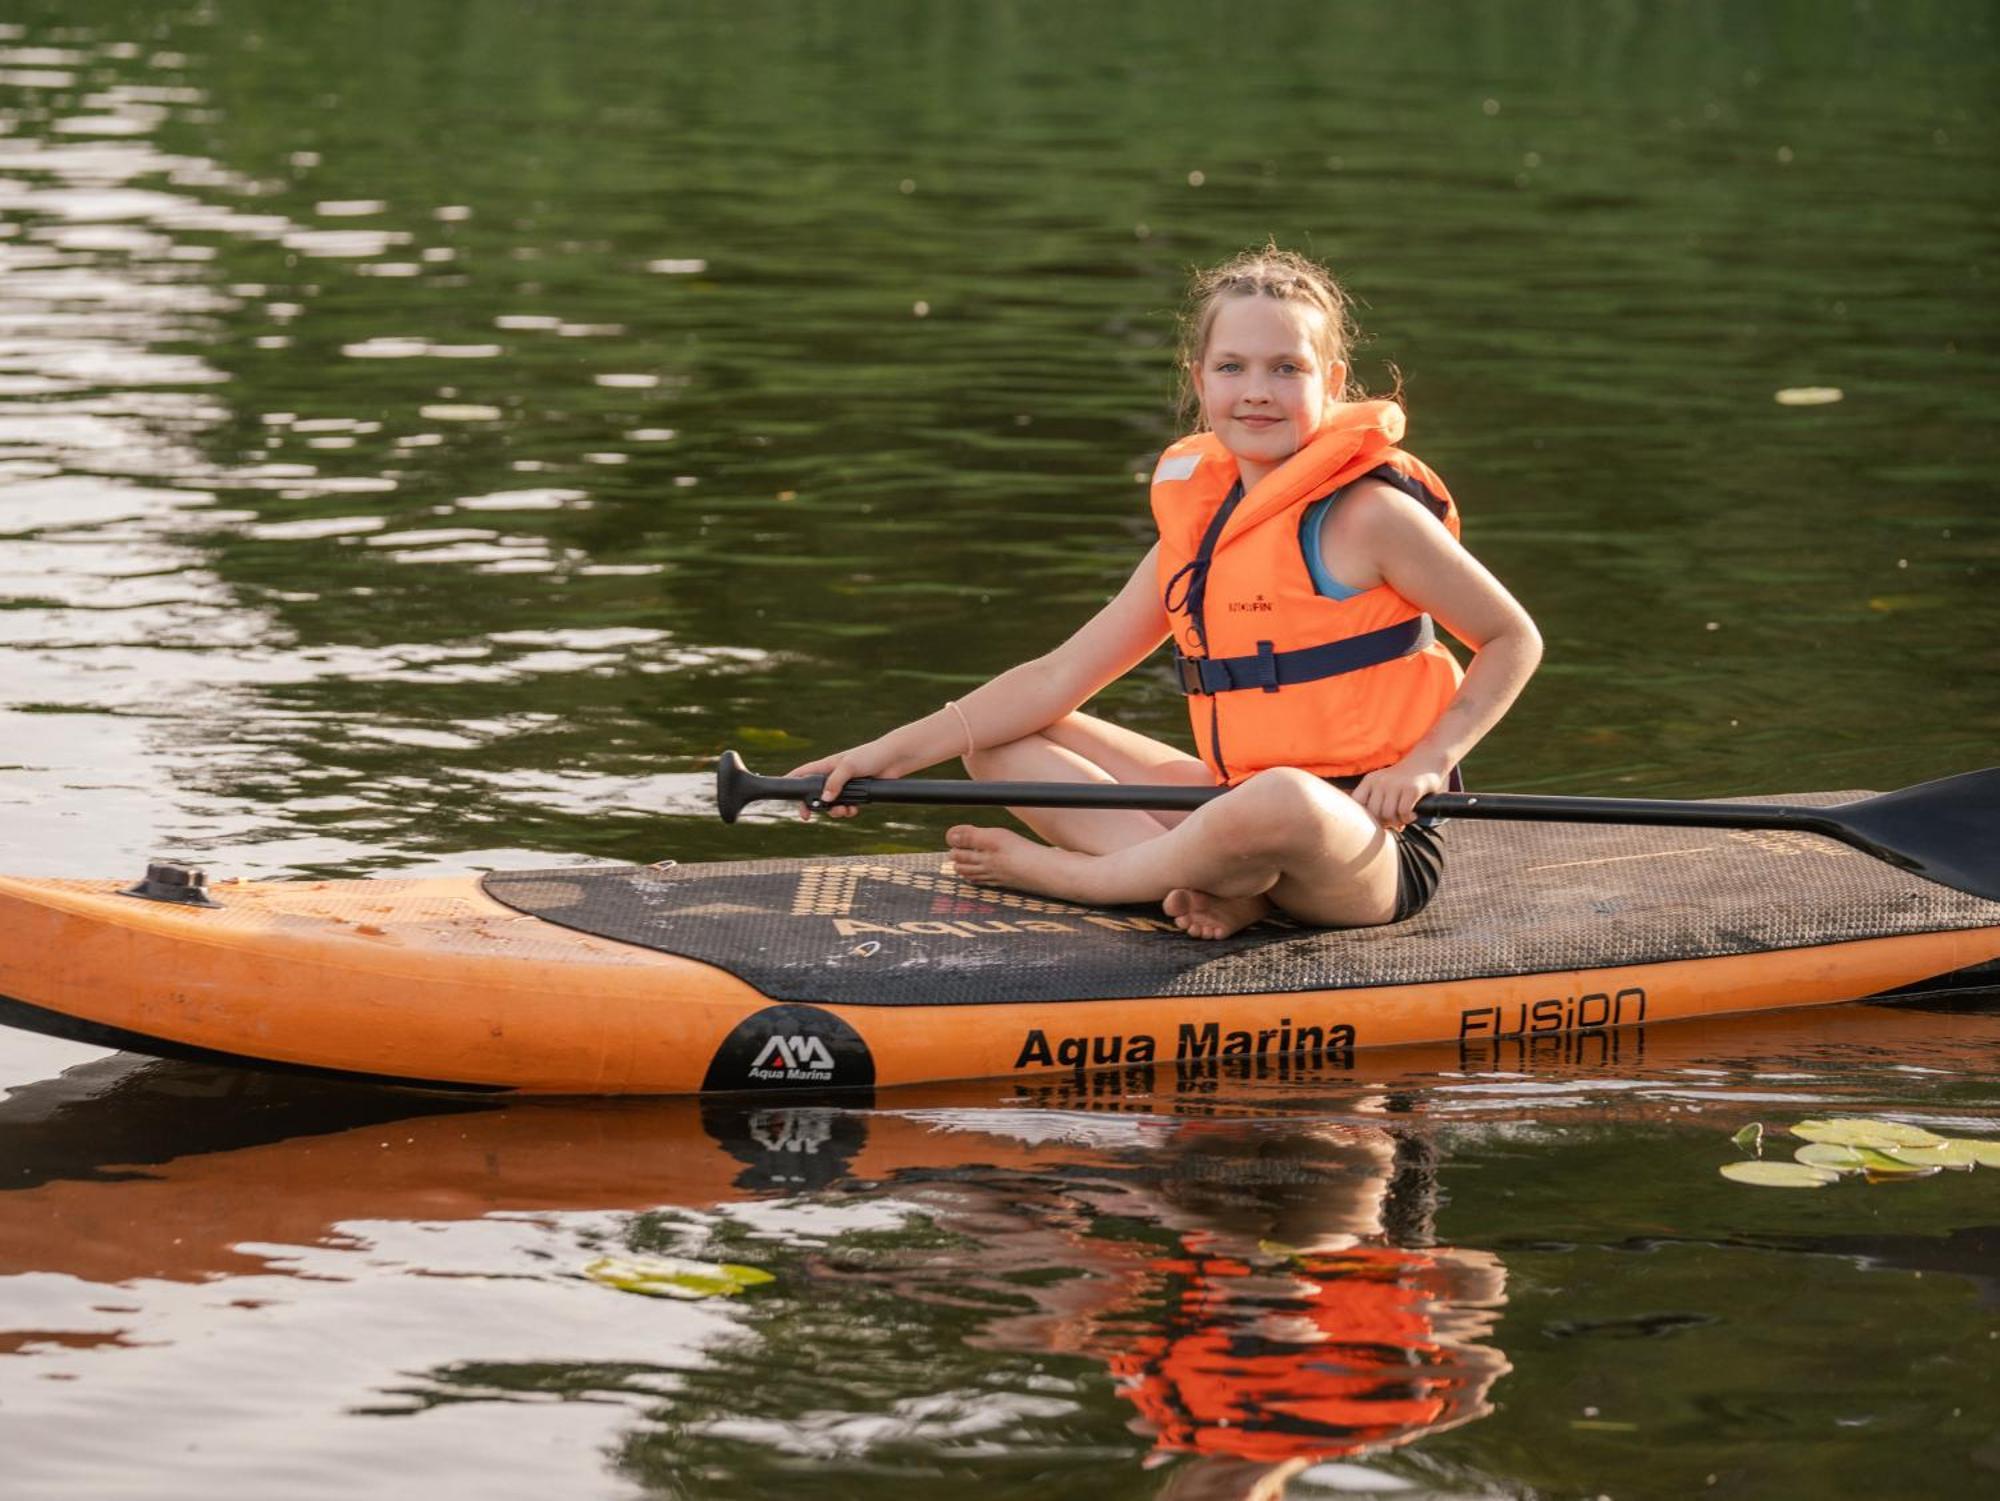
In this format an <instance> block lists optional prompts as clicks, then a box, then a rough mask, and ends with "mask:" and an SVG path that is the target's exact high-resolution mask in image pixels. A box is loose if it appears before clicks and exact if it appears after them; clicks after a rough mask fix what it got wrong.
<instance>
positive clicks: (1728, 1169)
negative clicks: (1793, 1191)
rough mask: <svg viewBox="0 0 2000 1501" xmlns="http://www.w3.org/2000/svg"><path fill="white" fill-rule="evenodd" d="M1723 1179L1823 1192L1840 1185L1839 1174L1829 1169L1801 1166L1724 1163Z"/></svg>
mask: <svg viewBox="0 0 2000 1501" xmlns="http://www.w3.org/2000/svg"><path fill="white" fill-rule="evenodd" d="M1722 1176H1723V1177H1725V1178H1732V1179H1734V1180H1735V1181H1736V1182H1738V1183H1754V1184H1756V1185H1757V1186H1758V1187H1760V1188H1825V1187H1826V1186H1827V1184H1829V1183H1837V1182H1839V1181H1840V1174H1839V1173H1836V1172H1835V1171H1834V1170H1833V1169H1832V1168H1830V1167H1810V1166H1808V1165H1807V1164H1805V1163H1803V1162H1725V1163H1723V1164H1722Z"/></svg>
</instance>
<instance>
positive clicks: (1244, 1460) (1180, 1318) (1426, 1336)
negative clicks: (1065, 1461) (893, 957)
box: [898, 1113, 1509, 1501]
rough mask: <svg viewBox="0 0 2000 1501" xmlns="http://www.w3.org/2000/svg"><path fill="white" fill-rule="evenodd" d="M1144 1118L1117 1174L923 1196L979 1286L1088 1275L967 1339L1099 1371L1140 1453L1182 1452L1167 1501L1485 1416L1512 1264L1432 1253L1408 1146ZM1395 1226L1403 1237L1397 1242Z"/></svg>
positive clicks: (1265, 1487) (1380, 1137)
mask: <svg viewBox="0 0 2000 1501" xmlns="http://www.w3.org/2000/svg"><path fill="white" fill-rule="evenodd" d="M964 1119H965V1123H966V1125H967V1126H968V1127H969V1128H975V1129H976V1126H975V1123H976V1122H977V1121H978V1120H979V1117H978V1116H977V1115H974V1114H970V1113H968V1115H967V1116H966V1117H965V1118H964ZM1044 1122H1046V1117H1045V1118H1044ZM1146 1124H1147V1126H1148V1127H1150V1128H1152V1129H1151V1130H1150V1131H1149V1132H1148V1135H1149V1138H1150V1139H1148V1140H1146V1141H1145V1142H1144V1143H1143V1144H1136V1143H1135V1145H1136V1146H1137V1150H1134V1151H1131V1152H1121V1153H1119V1154H1117V1156H1116V1158H1115V1159H1114V1164H1115V1165H1114V1166H1113V1170H1112V1171H1110V1172H1105V1173H1090V1174H1089V1175H1087V1176H1081V1177H1078V1178H1074V1179H1067V1180H1065V1181H1064V1183H1063V1185H1062V1188H1061V1189H1060V1190H1058V1191H1057V1192H1056V1193H1055V1194H1054V1195H1052V1196H1050V1197H1044V1196H1042V1195H1036V1194H1029V1195H1025V1196H1018V1195H1017V1196H1014V1197H1013V1198H1012V1201H1011V1203H1009V1204H1008V1205H1007V1206H1006V1207H1005V1208H1003V1207H1002V1206H1001V1205H1000V1204H998V1203H996V1202H994V1197H993V1196H988V1195H983V1194H982V1195H978V1196H976V1201H974V1199H973V1198H971V1197H969V1196H968V1195H967V1194H966V1185H965V1184H963V1183H962V1182H961V1183H956V1184H953V1185H951V1187H950V1189H948V1190H946V1193H945V1194H943V1195H939V1196H937V1197H932V1196H931V1194H930V1193H929V1192H920V1194H919V1195H918V1197H920V1198H921V1199H922V1201H923V1202H924V1203H925V1206H926V1207H927V1208H931V1209H933V1210H935V1211H937V1212H938V1213H939V1217H940V1220H941V1222H942V1223H945V1224H952V1223H953V1222H954V1221H956V1222H957V1223H958V1224H960V1225H964V1226H966V1227H967V1228H971V1227H972V1226H973V1225H975V1224H976V1229H972V1233H973V1234H975V1235H976V1236H977V1238H978V1240H979V1243H980V1250H979V1253H978V1265H977V1268H976V1269H974V1268H967V1269H966V1270H967V1272H968V1274H969V1275H970V1276H971V1277H972V1278H973V1280H980V1279H981V1278H982V1276H997V1275H1003V1274H1004V1272H1005V1271H1006V1270H1008V1269H1012V1268H1015V1267H1024V1266H1034V1265H1041V1266H1049V1265H1058V1266H1062V1267H1065V1268H1070V1269H1073V1270H1077V1271H1080V1272H1082V1273H1083V1275H1082V1276H1080V1277H1073V1278H1071V1279H1067V1280H1065V1281H1062V1282H1057V1283H1055V1284H1053V1285H1051V1286H1049V1287H1047V1288H1044V1289H1041V1290H1039V1291H1038V1292H1037V1293H1036V1294H1035V1296H1036V1303H1037V1307H1036V1310H1035V1311H1034V1312H1033V1313H1029V1314H1023V1315H1019V1316H1014V1317H1008V1318H1004V1319H1000V1320H996V1321H992V1322H989V1323H988V1325H987V1327H986V1331H985V1334H984V1336H983V1337H982V1338H981V1340H980V1343H982V1344H984V1345H987V1346H989V1347H992V1348H1001V1349H1010V1350H1042V1351H1057V1352H1061V1353H1064V1354H1079V1355H1088V1356H1090V1357H1092V1358H1094V1359H1097V1360H1100V1361H1102V1362H1103V1363H1104V1365H1105V1366H1106V1368H1107V1369H1108V1370H1109V1372H1110V1374H1111V1375H1112V1377H1113V1378H1114V1379H1115V1381H1116V1382H1117V1386H1118V1391H1119V1393H1120V1395H1121V1396H1122V1397H1123V1398H1124V1399H1125V1400H1126V1401H1128V1402H1129V1403H1131V1404H1132V1407H1133V1408H1134V1409H1135V1416H1134V1419H1133V1426H1134V1428H1135V1429H1137V1430H1138V1431H1141V1432H1144V1433H1147V1434H1148V1435H1150V1436H1151V1438H1152V1440H1153V1452H1152V1458H1151V1461H1150V1462H1154V1463H1163V1462H1166V1461H1167V1460H1168V1459H1169V1458H1170V1457H1173V1456H1180V1455H1189V1456H1194V1461H1193V1463H1191V1464H1184V1465H1182V1466H1181V1467H1180V1468H1178V1469H1177V1470H1176V1471H1175V1473H1174V1475H1173V1476H1172V1478H1171V1479H1170V1480H1169V1481H1168V1483H1167V1485H1166V1488H1165V1489H1164V1490H1163V1491H1162V1492H1161V1494H1162V1496H1171V1497H1174V1498H1176V1501H1185V1498H1189V1497H1201V1498H1208V1497H1215V1498H1221V1497H1251V1496H1256V1497H1276V1496H1278V1495H1281V1494H1282V1493H1283V1488H1284V1483H1285V1481H1286V1479H1287V1478H1288V1477H1290V1476H1292V1475H1296V1474H1298V1473H1299V1472H1300V1471H1302V1470H1305V1469H1307V1468H1309V1467H1310V1466H1311V1465H1312V1464H1314V1463H1317V1462H1320V1461H1323V1460H1328V1459H1334V1458H1339V1457H1342V1456H1348V1455H1354V1454H1358V1453H1362V1452H1365V1451H1378V1450H1381V1449H1385V1448H1392V1447H1396V1446H1399V1445H1402V1444H1407V1443H1409V1442H1411V1441H1412V1440H1414V1439H1418V1438H1421V1437H1424V1436H1426V1435H1428V1434H1431V1433H1436V1432H1438V1431H1440V1430H1442V1429H1445V1428H1450V1427H1454V1426H1456V1425H1458V1424H1461V1423H1465V1422H1469V1421H1471V1420H1473V1419H1475V1418H1479V1417H1483V1416H1485V1415H1486V1414H1487V1413H1488V1412H1490V1411H1491V1407H1490V1405H1489V1404H1488V1402H1487V1400H1486V1397H1487V1392H1488V1390H1489V1389H1490V1387H1491V1386H1492V1384H1493V1382H1494V1381H1495V1380H1496V1379H1498V1378H1499V1377H1500V1376H1501V1375H1503V1374H1505V1372H1506V1371H1507V1370H1508V1369H1509V1367H1508V1364H1507V1361H1506V1358H1505V1357H1504V1356H1503V1355H1502V1354H1501V1353H1500V1352H1499V1351H1498V1350H1496V1349H1494V1348H1493V1347H1492V1346H1490V1345H1489V1344H1486V1343H1484V1341H1485V1340H1486V1339H1487V1338H1488V1337H1489V1336H1490V1334H1491V1331H1492V1324H1493V1318H1494V1315H1493V1313H1492V1312H1491V1310H1492V1309H1493V1308H1495V1307H1496V1306H1497V1305H1498V1304H1499V1303H1500V1302H1502V1301H1503V1291H1504V1286H1505V1271H1504V1268H1502V1266H1501V1264H1500V1262H1499V1261H1498V1259H1497V1258H1495V1257H1493V1256H1492V1255H1490V1254H1489V1253H1486V1252H1483V1251H1472V1250H1461V1249H1455V1248H1447V1247H1437V1246H1434V1245H1431V1244H1429V1242H1430V1239H1431V1237H1430V1233H1429V1222H1430V1219H1431V1213H1430V1210H1431V1207H1432V1204H1431V1200H1432V1197H1433V1194H1434V1182H1433V1175H1432V1172H1431V1167H1430V1163H1429V1162H1428V1160H1427V1159H1426V1156H1425V1153H1424V1151H1423V1150H1422V1147H1421V1145H1420V1144H1418V1143H1413V1142H1407V1141H1399V1140H1398V1138H1397V1137H1395V1136H1393V1135H1391V1134H1390V1133H1389V1132H1387V1131H1384V1130H1381V1129H1379V1128H1376V1127H1373V1126H1365V1125H1363V1126H1357V1125H1350V1124H1346V1123H1316V1124H1313V1125H1310V1126H1304V1127H1301V1126H1298V1125H1294V1124H1289V1123H1283V1122H1252V1121H1241V1120H1237V1121H1218V1122H1208V1121H1161V1120H1159V1119H1158V1118H1153V1119H1151V1120H1150V1121H1148V1122H1147V1123H1146ZM989 1128H990V1124H989ZM1100 1160H1101V1159H1100ZM936 1187H938V1188H940V1189H942V1188H944V1185H942V1184H940V1185H936ZM904 1196H905V1194H904V1192H902V1191H900V1190H899V1192H898V1197H899V1198H900V1197H904ZM947 1199H948V1200H949V1201H950V1202H949V1205H948V1204H947V1202H945V1201H946V1200H947ZM959 1216H963V1217H964V1218H962V1219H961V1218H959ZM1390 1224H1394V1225H1396V1226H1397V1231H1398V1233H1397V1235H1396V1237H1395V1238H1396V1239H1398V1240H1402V1241H1405V1242H1412V1243H1406V1244H1401V1245H1399V1244H1393V1243H1390V1237H1389V1235H1388V1234H1387V1233H1385V1227H1386V1226H1387V1225H1390ZM1107 1228H1108V1233H1107ZM1052 1241H1055V1242H1059V1244H1052V1243H1051V1242H1052ZM938 1270H942V1268H939V1269H938ZM1008 1285H1009V1287H1010V1288H1012V1290H1014V1291H1016V1292H1018V1291H1019V1290H1020V1285H1019V1283H1018V1282H1010V1283H1009V1284H1008ZM906 1290H907V1288H906Z"/></svg>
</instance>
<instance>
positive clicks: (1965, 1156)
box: [1889, 1141, 1979, 1172]
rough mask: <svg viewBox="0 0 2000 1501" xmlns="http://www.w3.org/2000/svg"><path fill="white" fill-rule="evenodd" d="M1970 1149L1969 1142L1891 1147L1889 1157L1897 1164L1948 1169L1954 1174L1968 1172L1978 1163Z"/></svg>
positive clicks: (1970, 1144) (1976, 1157)
mask: <svg viewBox="0 0 2000 1501" xmlns="http://www.w3.org/2000/svg"><path fill="white" fill-rule="evenodd" d="M1971 1147H1972V1143H1970V1142H1966V1141H1947V1142H1946V1143H1945V1144H1944V1145H1943V1146H1941V1147H1892V1148H1890V1150H1889V1155H1890V1156H1891V1157H1894V1158H1895V1159H1896V1160H1897V1161H1898V1162H1911V1163H1915V1164H1916V1165H1917V1166H1918V1167H1948V1168H1951V1169H1952V1170H1953V1171H1955V1172H1970V1171H1971V1170H1972V1168H1973V1167H1974V1166H1976V1165H1977V1164H1978V1162H1979V1158H1978V1156H1977V1155H1975V1154H1974V1153H1973V1151H1972V1150H1971Z"/></svg>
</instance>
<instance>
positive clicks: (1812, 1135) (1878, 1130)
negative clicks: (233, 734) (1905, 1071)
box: [1792, 1120, 1945, 1151]
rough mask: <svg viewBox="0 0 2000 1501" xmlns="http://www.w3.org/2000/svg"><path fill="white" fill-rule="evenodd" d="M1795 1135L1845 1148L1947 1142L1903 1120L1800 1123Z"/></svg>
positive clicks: (1806, 1139) (1796, 1127)
mask: <svg viewBox="0 0 2000 1501" xmlns="http://www.w3.org/2000/svg"><path fill="white" fill-rule="evenodd" d="M1792 1135H1794V1136H1796V1137H1799V1138H1801V1139H1802V1140H1805V1141H1830V1142H1832V1143H1834V1145H1836V1146H1843V1147H1873V1148H1875V1149H1876V1150H1877V1151H1880V1150H1883V1149H1885V1148H1888V1147H1941V1146H1943V1145H1944V1141H1945V1139H1944V1138H1943V1137H1942V1136H1939V1135H1938V1134H1937V1133H1936V1132H1935V1131H1926V1130H1925V1129H1924V1128H1923V1127H1922V1126H1906V1125H1903V1124H1902V1123H1901V1122H1900V1121H1875V1120H1858V1121H1857V1120H1839V1121H1800V1122H1799V1123H1798V1124H1797V1125H1796V1126H1794V1127H1792Z"/></svg>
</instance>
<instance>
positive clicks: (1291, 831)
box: [1230, 766, 1373, 845]
mask: <svg viewBox="0 0 2000 1501" xmlns="http://www.w3.org/2000/svg"><path fill="white" fill-rule="evenodd" d="M1230 796H1231V798H1232V799H1233V801H1232V805H1231V806H1232V809H1233V810H1234V811H1235V813H1236V815H1237V816H1238V817H1239V818H1241V819H1242V820H1243V821H1244V823H1245V824H1246V825H1247V826H1248V828H1249V829H1252V830H1254V831H1255V837H1257V838H1258V839H1259V840H1260V842H1273V843H1286V842H1292V841H1297V840H1299V839H1302V838H1303V839H1308V840H1310V841H1311V842H1313V843H1314V844H1316V845H1318V844H1323V843H1324V841H1325V837H1326V834H1327V832H1328V826H1329V823H1334V824H1345V823H1349V822H1354V818H1353V817H1352V816H1351V815H1358V819H1359V821H1358V822H1355V825H1354V832H1355V833H1356V834H1357V835H1364V836H1365V835H1369V834H1372V833H1373V826H1372V821H1371V820H1370V819H1369V818H1368V816H1367V815H1366V814H1365V813H1361V812H1360V810H1359V808H1356V807H1353V806H1352V805H1349V806H1348V807H1343V806H1342V803H1343V801H1344V800H1343V799H1342V798H1341V797H1340V796H1339V795H1338V794H1337V793H1335V792H1333V790H1332V789H1331V788H1329V787H1328V786H1327V784H1326V783H1325V782H1323V781H1321V780H1320V779H1319V778H1318V777H1316V776H1314V775H1313V774H1312V773H1311V772H1309V771H1300V770H1298V769H1297V768H1296V767H1291V766H1274V767H1272V768H1271V769H1270V770H1268V771H1260V772H1258V773H1257V774H1256V775H1255V776H1253V777H1251V778H1249V779H1248V780H1247V781H1245V782H1244V783H1243V785H1242V786H1241V787H1239V788H1237V789H1236V791H1235V792H1233V793H1231V794H1230Z"/></svg>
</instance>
